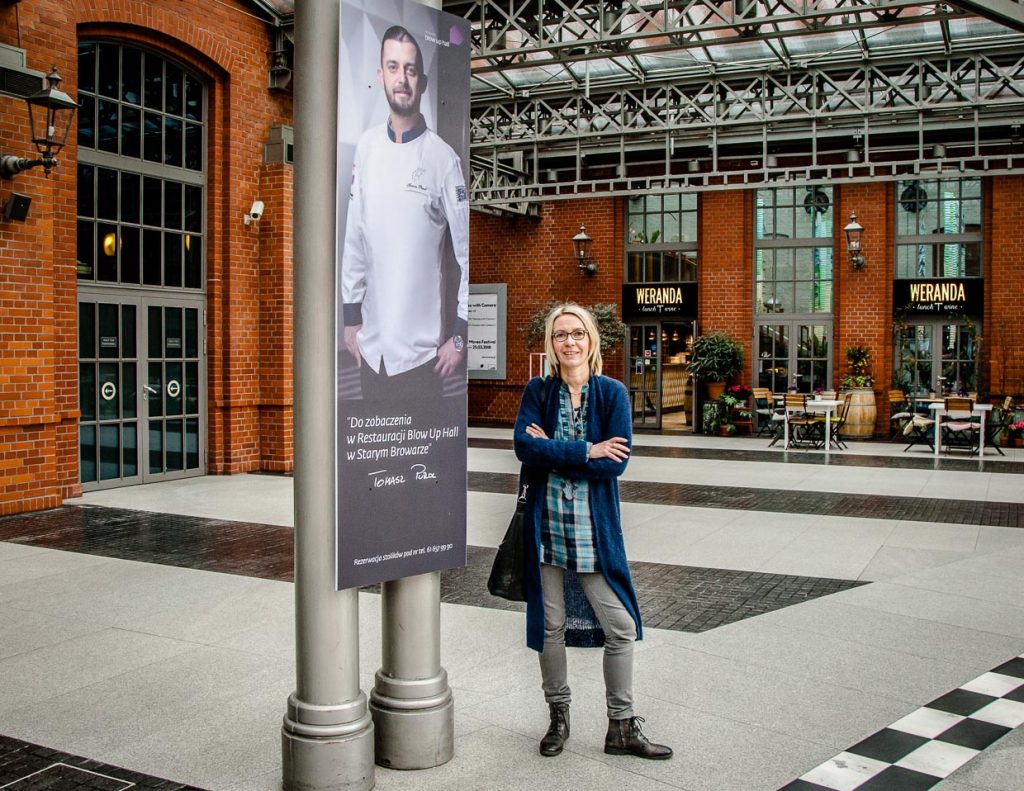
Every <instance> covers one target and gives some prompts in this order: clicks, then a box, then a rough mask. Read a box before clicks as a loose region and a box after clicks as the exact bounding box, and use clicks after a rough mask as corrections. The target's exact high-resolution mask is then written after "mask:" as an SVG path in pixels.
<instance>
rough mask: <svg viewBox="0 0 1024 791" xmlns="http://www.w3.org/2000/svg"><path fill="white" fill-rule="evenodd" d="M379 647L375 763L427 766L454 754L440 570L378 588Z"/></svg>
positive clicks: (372, 702)
mask: <svg viewBox="0 0 1024 791" xmlns="http://www.w3.org/2000/svg"><path fill="white" fill-rule="evenodd" d="M381 611H382V613H381V617H382V618H383V622H384V624H383V635H382V637H383V649H382V652H381V668H380V670H378V671H377V675H376V677H375V679H374V686H373V690H372V691H371V692H370V711H371V712H372V713H373V722H374V725H375V726H376V735H375V737H374V742H375V744H376V752H377V763H378V764H380V765H381V766H387V767H390V768H392V769H427V768H429V767H431V766H439V765H441V764H443V763H445V762H446V761H448V760H450V759H451V757H452V755H454V754H455V705H454V702H453V700H452V691H451V687H449V686H448V674H447V672H445V670H444V668H442V667H441V574H440V572H436V571H435V572H431V573H429V574H419V575H417V576H415V577H406V578H404V579H400V580H394V581H392V582H385V583H384V584H383V585H382V587H381Z"/></svg>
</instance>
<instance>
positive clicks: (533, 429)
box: [526, 423, 548, 439]
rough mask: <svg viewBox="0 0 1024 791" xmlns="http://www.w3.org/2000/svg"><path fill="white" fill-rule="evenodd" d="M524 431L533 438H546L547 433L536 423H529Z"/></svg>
mask: <svg viewBox="0 0 1024 791" xmlns="http://www.w3.org/2000/svg"><path fill="white" fill-rule="evenodd" d="M526 433H527V434H528V435H529V436H531V437H533V438H534V439H547V438H548V435H547V434H546V433H545V431H544V429H542V428H541V427H540V426H538V425H537V424H536V423H531V424H530V425H528V426H527V427H526Z"/></svg>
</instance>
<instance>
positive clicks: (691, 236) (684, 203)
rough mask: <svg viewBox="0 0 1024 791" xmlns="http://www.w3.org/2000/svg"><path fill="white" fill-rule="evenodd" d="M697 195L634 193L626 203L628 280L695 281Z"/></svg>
mask: <svg viewBox="0 0 1024 791" xmlns="http://www.w3.org/2000/svg"><path fill="white" fill-rule="evenodd" d="M698 229H699V223H698V215H697V195H696V194H693V193H672V194H668V195H634V196H630V198H629V199H628V201H627V205H626V251H625V252H626V261H625V266H624V268H623V271H624V277H623V279H624V282H626V283H694V282H696V281H697V242H698V236H699V230H698Z"/></svg>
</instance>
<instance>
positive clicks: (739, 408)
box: [715, 385, 753, 436]
mask: <svg viewBox="0 0 1024 791" xmlns="http://www.w3.org/2000/svg"><path fill="white" fill-rule="evenodd" d="M752 392H753V391H752V390H751V389H750V388H749V387H747V386H746V385H733V386H732V387H728V388H726V390H725V392H724V393H722V394H721V395H720V396H718V398H717V399H715V400H716V402H717V403H718V405H719V413H720V414H721V418H720V422H719V426H718V433H719V434H721V435H722V436H731V435H733V434H735V433H736V430H737V428H738V426H737V424H736V419H737V418H739V420H740V422H741V423H749V421H750V410H749V409H747V408H746V407H747V406H748V404H747V399H748V398H750V396H751V394H752Z"/></svg>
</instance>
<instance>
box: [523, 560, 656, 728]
mask: <svg viewBox="0 0 1024 791" xmlns="http://www.w3.org/2000/svg"><path fill="white" fill-rule="evenodd" d="M564 575H565V571H564V570H563V569H561V568H559V567H558V566H549V565H547V564H542V565H541V567H540V583H541V587H542V588H543V592H544V650H543V651H542V652H541V653H540V675H541V680H542V682H543V684H542V685H543V689H544V699H545V700H546V701H547V702H548V703H569V702H570V700H571V698H572V694H571V692H570V690H569V679H568V670H567V668H566V663H565V595H564V593H563V588H562V585H563V577H564ZM576 576H577V577H578V578H579V580H580V584H581V585H582V586H583V592H584V593H585V594H586V596H587V599H588V600H589V601H590V606H591V607H593V608H594V614H595V615H597V620H598V621H600V622H601V628H602V629H603V630H604V634H605V643H604V688H605V701H606V705H607V707H608V719H610V720H623V719H628V718H629V717H632V716H633V643H634V642H636V624H635V623H634V622H633V618H632V617H631V616H630V614H629V612H628V611H627V610H626V608H625V607H624V606H623V605H622V602H621V601H619V597H618V596H616V595H615V591H613V590H612V589H611V588H610V587H609V585H608V583H607V582H606V581H605V578H604V575H603V574H601V573H596V574H577V575H576Z"/></svg>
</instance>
